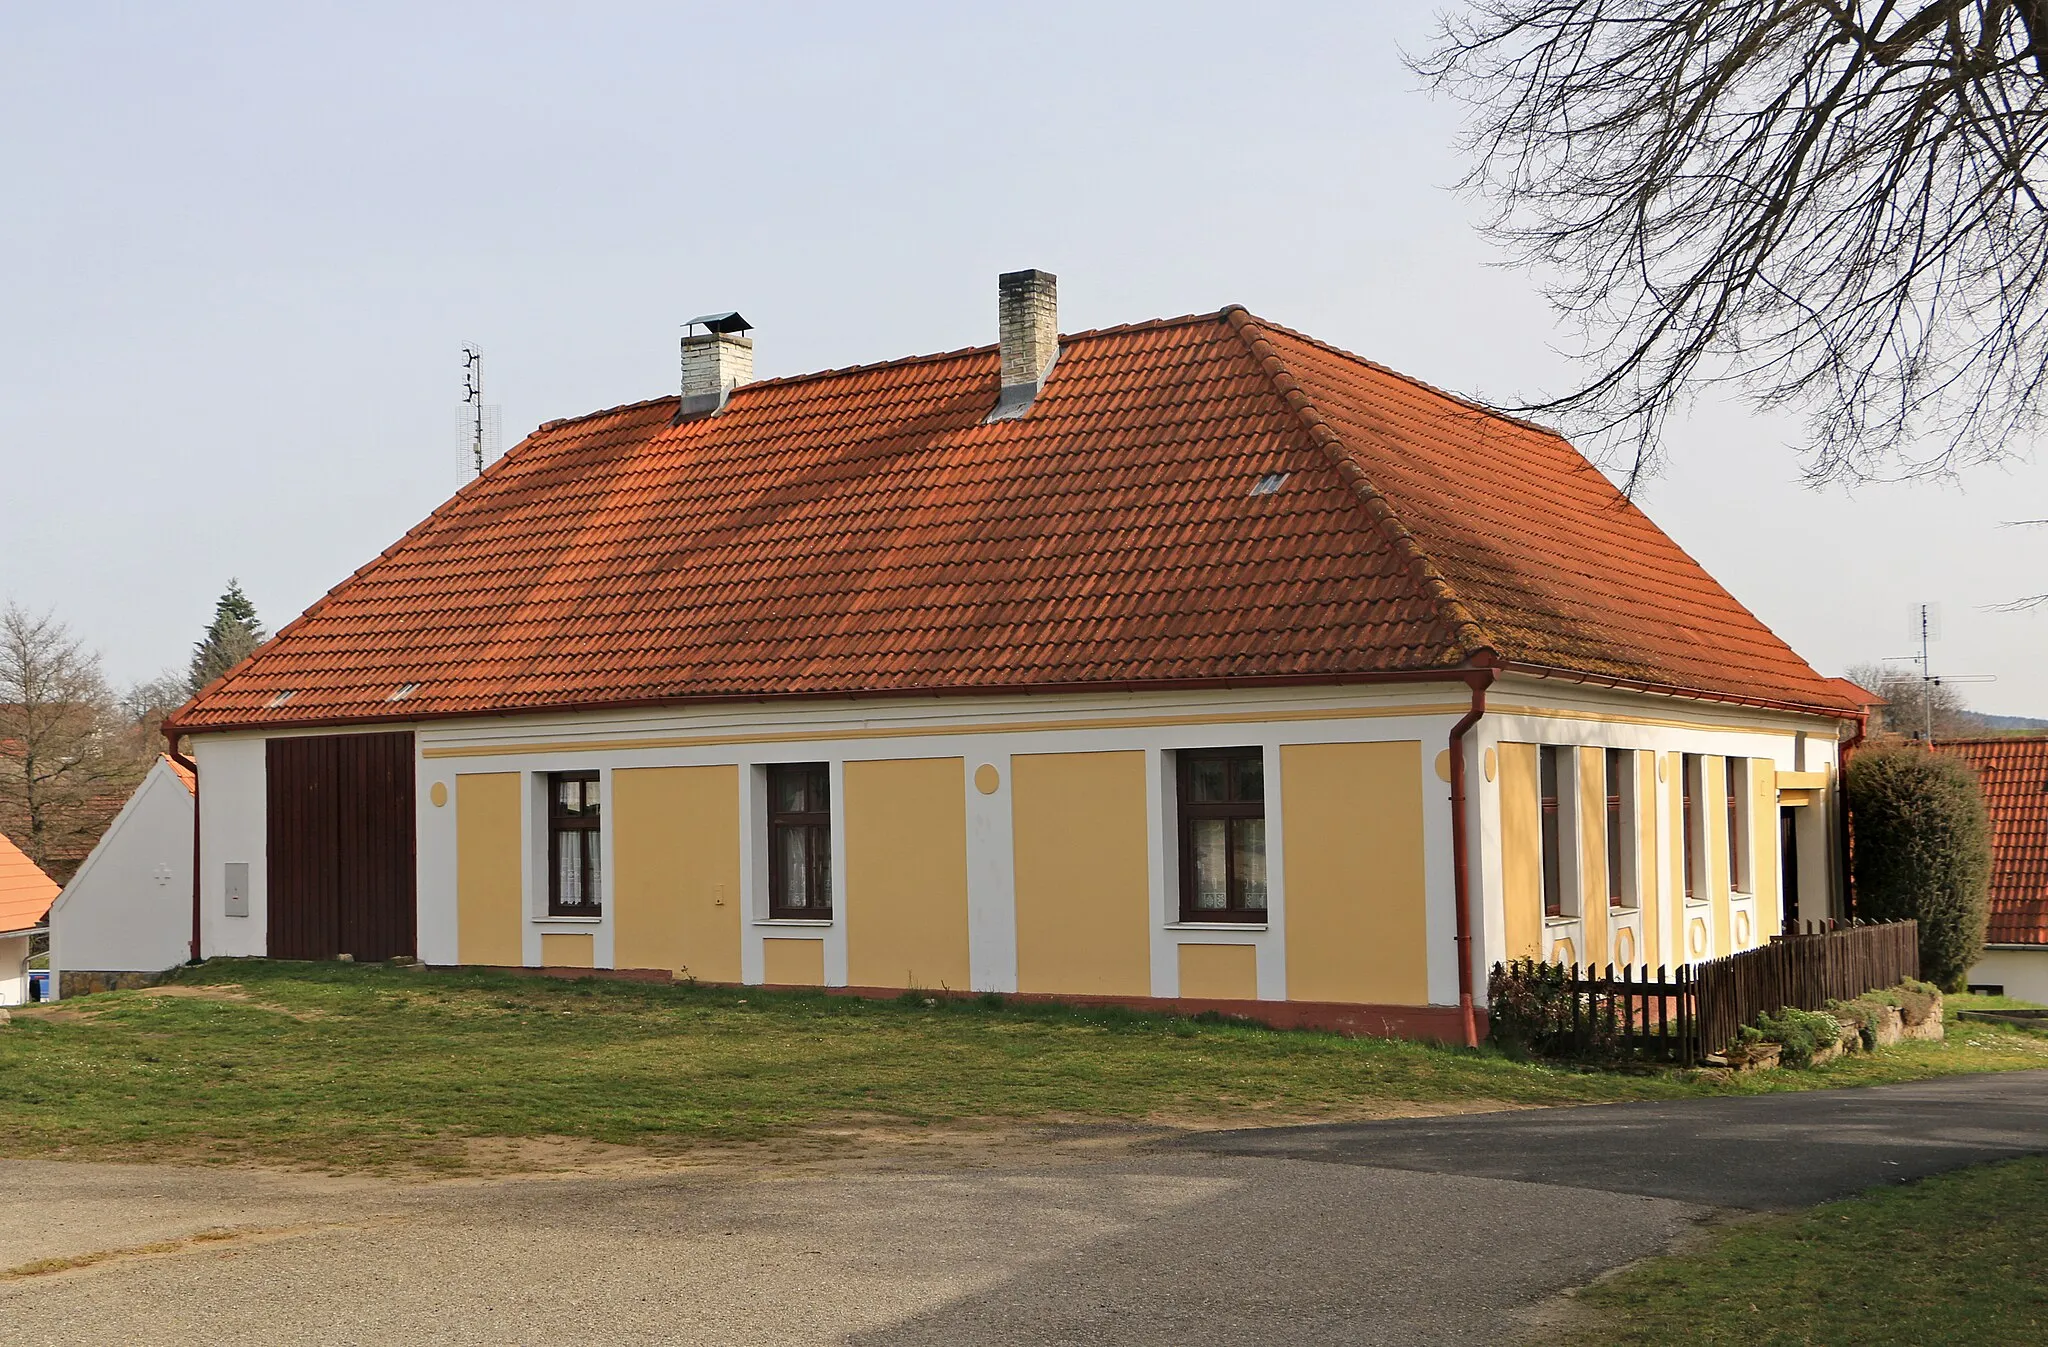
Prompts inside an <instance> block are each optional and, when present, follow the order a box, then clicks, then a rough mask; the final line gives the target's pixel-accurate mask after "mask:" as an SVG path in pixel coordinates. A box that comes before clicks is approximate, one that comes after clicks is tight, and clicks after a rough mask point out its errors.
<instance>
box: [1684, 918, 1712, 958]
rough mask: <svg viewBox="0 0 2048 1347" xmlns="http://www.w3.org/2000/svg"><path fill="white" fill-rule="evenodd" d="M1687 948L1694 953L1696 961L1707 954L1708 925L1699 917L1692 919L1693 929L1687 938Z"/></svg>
mask: <svg viewBox="0 0 2048 1347" xmlns="http://www.w3.org/2000/svg"><path fill="white" fill-rule="evenodd" d="M1685 946H1686V948H1687V949H1689V950H1691V951H1692V957H1693V958H1695V959H1698V958H1701V957H1703V956H1704V955H1705V954H1706V952H1707V923H1706V922H1705V921H1703V920H1701V919H1700V918H1698V917H1694V918H1693V919H1692V928H1691V930H1690V931H1689V932H1688V933H1687V935H1686V937H1685Z"/></svg>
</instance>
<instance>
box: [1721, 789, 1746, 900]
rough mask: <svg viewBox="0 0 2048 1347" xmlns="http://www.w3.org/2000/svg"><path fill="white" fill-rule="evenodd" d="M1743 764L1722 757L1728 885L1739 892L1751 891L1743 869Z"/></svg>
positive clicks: (1744, 813) (1744, 814) (1744, 811)
mask: <svg viewBox="0 0 2048 1347" xmlns="http://www.w3.org/2000/svg"><path fill="white" fill-rule="evenodd" d="M1746 775H1747V773H1745V772H1743V771H1742V764H1741V763H1740V762H1739V761H1738V760H1736V759H1734V758H1723V759H1721V782H1722V785H1723V786H1724V787H1725V789H1724V790H1723V792H1722V793H1723V795H1724V796H1725V798H1726V799H1727V801H1728V887H1729V888H1731V889H1734V890H1737V891H1739V892H1743V893H1747V892H1748V891H1749V882H1748V879H1749V877H1748V875H1747V873H1746V872H1745V871H1744V869H1743V861H1744V859H1745V858H1746V857H1745V849H1744V847H1743V845H1742V843H1743V835H1742V834H1743V827H1742V824H1743V820H1744V817H1745V816H1746V814H1747V812H1748V811H1746V810H1745V809H1743V807H1742V795H1743V786H1744V784H1745V782H1744V780H1743V778H1744V777H1745V776H1746Z"/></svg>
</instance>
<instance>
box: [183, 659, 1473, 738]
mask: <svg viewBox="0 0 2048 1347" xmlns="http://www.w3.org/2000/svg"><path fill="white" fill-rule="evenodd" d="M1486 667H1490V666H1489V663H1488V661H1487V660H1486V659H1485V658H1484V653H1483V654H1482V657H1481V658H1479V659H1474V660H1469V661H1466V662H1464V663H1461V664H1455V665H1441V666H1435V667H1430V668H1423V669H1369V670H1360V671H1358V672H1355V673H1341V674H1331V673H1318V674H1265V675H1253V676H1249V677H1239V678H1155V679H1118V680H1108V681H1087V682H1065V683H999V684H976V685H970V686H960V685H942V686H935V687H908V688H872V689H868V688H854V689H833V690H828V691H820V692H745V693H717V694H711V695H702V696H689V695H683V696H665V697H633V698H613V699H598V700H592V701H581V702H550V703H544V704H537V705H531V706H507V707H491V708H477V709H464V710H448V711H414V712H412V713H411V714H403V715H401V714H393V715H381V716H325V717H320V716H315V717H306V718H303V719H296V720H275V719H272V720H249V721H233V722H223V723H219V724H209V725H177V726H174V727H173V728H174V729H175V730H176V732H177V733H179V734H181V735H197V734H239V733H246V732H248V731H251V730H314V729H339V728H342V727H345V726H354V725H406V724H415V723H422V722H428V721H447V720H485V719H493V718H502V717H506V716H548V715H569V714H577V713H582V712H590V711H639V710H649V709H656V708H663V707H684V706H735V705H745V704H747V703H752V702H784V701H803V702H820V701H848V700H860V701H874V700H885V699H886V700H907V699H910V698H915V697H997V696H1030V697H1042V696H1053V695H1062V694H1075V693H1088V692H1214V691H1220V690H1226V689H1234V688H1248V689H1257V688H1293V687H1342V686H1356V685H1360V684H1373V683H1389V684H1390V683H1462V682H1464V681H1465V678H1466V676H1467V675H1468V674H1470V673H1471V672H1472V671H1473V670H1475V669H1480V668H1486Z"/></svg>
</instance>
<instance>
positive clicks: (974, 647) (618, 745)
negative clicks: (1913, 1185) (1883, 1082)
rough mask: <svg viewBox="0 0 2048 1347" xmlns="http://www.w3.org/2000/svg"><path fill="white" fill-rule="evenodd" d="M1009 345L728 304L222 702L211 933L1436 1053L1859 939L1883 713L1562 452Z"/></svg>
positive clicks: (1463, 415) (1500, 428) (1159, 337)
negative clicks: (1230, 1029)
mask: <svg viewBox="0 0 2048 1347" xmlns="http://www.w3.org/2000/svg"><path fill="white" fill-rule="evenodd" d="M999 317H1000V333H1001V341H1000V343H999V344H998V345H997V346H992V347H982V348H978V349H974V350H965V351H956V352H952V353H948V354H944V355H933V356H920V357H913V358H908V359H902V360H895V361H890V362H887V363H884V364H878V365H869V366H863V367H858V368H852V369H843V370H831V371H826V372H823V373H819V374H810V375H802V376H796V377H790V378H780V379H768V380H760V381H753V380H752V378H751V374H752V362H753V347H752V343H751V341H750V340H749V339H748V338H747V337H746V336H744V335H743V333H744V330H745V324H744V320H743V319H741V318H740V317H739V316H738V315H737V314H724V315H718V316H716V317H714V318H712V319H709V320H700V322H701V323H702V325H703V326H704V327H705V329H706V330H704V331H696V330H695V328H696V327H697V326H698V324H693V325H692V331H691V332H690V334H689V335H687V336H686V337H685V338H684V340H683V348H682V359H683V394H682V396H681V397H680V398H678V397H666V398H659V399H655V400H653V401H650V402H641V403H635V404H632V405H630V406H624V407H618V408H614V409H612V410H609V411H603V412H596V413H593V414H591V415H588V416H582V417H577V418H573V419H570V420H563V421H551V422H549V423H547V424H546V425H544V426H542V427H541V428H540V429H539V430H537V431H536V432H534V434H532V435H531V436H529V437H528V438H527V439H526V440H525V441H524V442H523V443H522V444H520V445H519V446H518V447H517V448H515V449H514V450H512V451H511V452H510V453H508V454H507V455H505V456H504V458H503V459H501V460H500V461H499V462H498V463H496V464H494V465H492V466H491V468H490V469H489V470H488V471H487V472H485V473H484V474H483V476H482V477H480V478H479V479H478V480H476V481H474V482H472V483H470V484H469V485H468V486H466V487H464V488H463V489H462V490H461V491H460V492H459V493H457V494H456V496H455V497H454V498H453V499H451V500H450V501H449V502H448V503H447V504H445V505H443V506H442V507H441V508H440V509H438V510H436V511H435V512H434V513H433V514H432V515H431V516H429V517H428V518H427V519H426V520H425V521H423V522H422V523H421V524H420V525H419V526H418V527H416V528H415V529H413V530H412V531H411V532H410V533H408V534H407V535H406V536H405V537H403V538H402V539H400V540H399V541H398V542H397V543H395V544H393V545H392V546H391V547H390V548H388V549H386V550H385V552H384V553H383V554H382V555H380V556H378V557H377V558H376V559H374V560H373V561H371V562H370V563H369V564H368V565H366V566H364V567H363V568H362V569H360V570H359V571H357V572H356V573H355V574H354V575H352V576H350V577H349V578H348V579H347V580H345V581H343V582H342V583H341V584H340V585H338V586H337V587H335V588H334V589H333V590H332V591H331V592H330V593H329V594H328V595H327V596H326V597H325V598H323V599H321V600H320V601H319V602H318V603H316V604H315V605H314V606H313V607H312V608H311V609H309V610H308V611H307V612H306V613H305V614H304V615H303V616H301V617H300V618H299V619H298V620H296V621H295V622H293V623H292V624H291V625H290V626H288V627H286V628H285V629H284V630H283V631H282V632H280V633H279V634H278V635H277V636H276V637H275V638H274V639H272V640H271V641H270V642H269V643H268V644H267V645H266V646H264V647H263V648H262V649H261V650H260V651H259V652H257V653H256V654H255V655H254V656H253V657H252V658H250V659H249V660H248V661H247V662H246V663H244V664H243V665H241V666H240V667H239V668H238V669H236V670H235V671H233V672H232V673H230V674H229V675H227V676H225V677H224V678H223V679H221V680H219V681H218V682H216V683H215V684H213V685H212V686H210V687H208V688H207V689H205V690H204V691H203V692H202V693H201V694H200V695H199V696H198V697H197V698H196V699H195V700H194V701H193V702H192V703H190V704H188V705H187V706H185V707H184V708H182V709H181V710H180V711H179V712H178V713H177V714H176V716H175V717H174V720H173V729H174V731H175V732H176V733H178V734H181V735H186V736H190V742H191V744H192V745H193V755H194V757H195V758H196V759H197V761H198V764H199V775H200V779H201V781H202V783H203V786H204V789H203V790H202V791H201V794H200V819H201V824H200V830H201V841H200V845H201V859H200V884H199V903H200V907H201V913H200V916H201V921H202V923H203V932H202V935H203V947H204V950H205V952H206V953H207V954H209V955H212V954H263V953H265V952H268V953H270V954H272V955H277V956H283V957H291V958H330V957H333V956H335V955H337V954H341V953H348V954H351V955H353V956H354V957H355V958H357V959H376V958H384V957H388V956H391V955H394V954H412V953H415V952H416V953H417V954H418V955H419V956H420V957H421V958H423V959H425V960H426V961H428V962H430V963H435V964H458V963H459V964H485V965H525V966H542V965H545V966H551V967H565V966H566V967H578V968H595V969H651V970H667V971H669V972H686V973H687V974H688V975H689V976H692V977H696V978H700V979H703V980H706V981H710V982H722V983H769V984H793V985H819V984H823V985H826V986H835V987H837V986H845V987H856V988H875V989H892V988H904V987H920V988H930V989H939V988H945V989H949V990H955V991H968V990H973V991H987V992H1001V993H1023V994H1045V995H1058V996H1067V997H1075V996H1089V997H1106V998H1114V999H1117V1000H1121V1001H1127V1002H1132V1003H1144V1004H1150V1003H1159V1002H1163V1001H1169V1000H1178V1001H1179V1002H1180V1003H1181V1004H1182V1005H1184V1006H1186V1005H1214V1006H1225V1007H1229V1008H1232V1009H1235V1010H1241V1011H1247V1012H1256V1013H1259V1014H1262V1015H1264V1016H1266V1017H1267V1018H1269V1019H1272V1020H1274V1021H1278V1022H1296V1023H1307V1022H1312V1023H1324V1024H1331V1025H1337V1026H1342V1027H1349V1028H1362V1029H1372V1030H1390V1031H1400V1032H1418V1033H1438V1034H1454V1033H1459V1032H1462V1029H1463V1024H1462V1017H1461V1014H1460V1011H1459V1006H1460V1004H1461V997H1462V996H1464V995H1467V994H1475V993H1476V994H1477V995H1478V996H1480V997H1483V995H1484V990H1485V978H1486V967H1487V965H1488V964H1489V963H1490V962H1492V961H1493V960H1497V959H1504V958H1507V957H1510V956H1513V955H1524V954H1527V955H1541V956H1546V957H1555V958H1562V959H1568V960H1579V961H1588V962H1600V963H1605V962H1608V961H1615V962H1624V961H1625V962H1632V963H1637V964H1651V965H1655V964H1659V963H1663V964H1675V963H1678V962H1680V961H1683V960H1688V959H1698V958H1705V957H1708V956H1711V955H1719V954H1725V953H1728V952H1730V951H1732V950H1737V949H1743V948H1747V947H1750V946H1753V945H1757V944H1761V943H1763V942H1764V941H1766V940H1767V939H1768V937H1769V936H1770V935H1771V934H1772V933H1773V932H1774V931H1776V930H1777V929H1778V928H1779V925H1780V923H1781V921H1783V920H1784V919H1785V918H1786V916H1787V915H1788V913H1792V912H1796V914H1797V915H1800V916H1806V917H1817V916H1825V915H1828V914H1831V913H1833V912H1835V911H1837V910H1838V907H1837V902H1836V897H1835V895H1836V892H1837V889H1838V887H1839V886H1838V883H1837V876H1838V874H1839V870H1840V866H1839V858H1838V856H1837V854H1836V850H1835V848H1834V846H1833V845H1832V839H1833V838H1834V837H1835V836H1836V835H1837V832H1836V828H1835V826H1834V823H1833V819H1834V818H1835V814H1836V810H1837V808H1838V803H1837V798H1838V797H1837V789H1836V771H1835V767H1836V763H1837V761H1838V742H1839V741H1841V740H1843V739H1846V738H1848V737H1850V736H1852V735H1853V734H1855V733H1856V732H1857V728H1858V721H1859V717H1858V714H1857V712H1856V711H1855V709H1854V708H1853V707H1852V706H1851V705H1850V703H1849V702H1848V701H1846V700H1845V699H1844V698H1843V696H1842V695H1841V693H1840V692H1839V691H1838V690H1837V689H1835V688H1834V687H1832V686H1831V685H1830V683H1829V681H1828V680H1826V679H1824V678H1822V677H1821V676H1820V675H1819V674H1817V673H1815V672H1814V671H1813V669H1811V668H1810V667H1809V666H1808V665H1807V663H1806V662H1805V661H1804V660H1802V659H1801V658H1800V657H1799V656H1798V655H1796V654H1795V653H1793V651H1792V650H1790V649H1789V648H1788V647H1787V646H1786V645H1785V643H1784V642H1783V641H1781V640H1779V639H1778V638H1777V637H1776V636H1775V635H1773V634H1772V633H1771V632H1770V631H1769V630H1768V629H1767V628H1766V627H1765V626H1764V625H1763V624H1762V623H1761V622H1759V621H1758V620H1757V619H1756V617H1755V616H1753V615H1752V614H1751V613H1750V612H1749V611H1748V610H1747V609H1745V608H1744V607H1743V606H1742V605H1741V604H1740V603H1738V602H1736V600H1735V599H1734V598H1732V597H1731V596H1730V595H1729V594H1728V593H1727V592H1726V591H1725V590H1723V589H1722V588H1721V586H1720V585H1718V584H1717V583H1715V581H1714V579H1713V577H1711V576H1709V575H1708V574H1707V573H1706V572H1705V571H1703V570H1702V569H1701V568H1700V566H1699V565H1698V563H1696V562H1695V561H1693V560H1692V559H1691V558H1690V557H1689V556H1687V555H1686V554H1685V552H1683V551H1682V550H1680V548H1679V547H1678V546H1677V545H1676V544H1674V543H1673V542H1672V541H1671V540H1670V539H1669V538H1667V537H1666V536H1665V535H1664V534H1663V533H1662V532H1660V531H1659V530H1658V529H1657V527H1656V525H1654V524H1653V523H1651V522H1650V520H1649V519H1648V517H1646V516H1645V515H1644V514H1643V513H1642V512H1641V511H1640V510H1639V509H1637V508H1636V506H1635V505H1634V504H1633V503H1631V502H1630V501H1628V500H1627V499H1625V498H1624V497H1623V496H1622V495H1621V494H1620V493H1619V492H1618V491H1616V490H1615V488H1614V487H1613V486H1612V484H1610V483H1609V482H1608V481H1607V479H1606V478H1605V477H1603V476H1602V475H1601V474H1600V473H1599V472H1597V471H1596V470H1594V469H1593V468H1592V467H1591V466H1590V465H1589V464H1588V463H1587V462H1586V460H1585V459H1584V458H1582V457H1581V456H1580V455H1579V454H1578V453H1577V452H1576V451H1575V450H1574V449H1573V448H1572V447H1571V445H1569V444H1568V443H1566V442H1565V441H1564V440H1563V439H1560V438H1559V437H1558V436H1556V435H1554V434H1552V433H1550V432H1548V431H1545V430H1543V429H1541V428H1538V427H1535V426H1531V425H1528V424H1525V423H1522V422H1519V421H1515V420H1512V419H1510V418H1508V417H1505V416H1502V415H1499V414H1497V413H1494V412H1491V411H1489V410H1487V409H1485V408H1483V407H1480V406H1478V405H1476V404H1474V403H1471V402H1468V401H1465V400H1463V399H1460V398H1458V397H1454V396H1452V395H1449V394H1446V393H1442V392H1439V391H1437V390H1436V389H1433V388H1430V387H1428V386H1427V385H1424V384H1421V383H1418V382H1416V381H1414V380H1412V379H1409V378H1406V377H1404V376H1402V375H1399V374H1395V373H1393V372H1392V371H1390V370H1387V369H1384V368H1382V367H1380V366H1378V365H1374V364H1371V363H1369V362H1367V361H1365V360H1362V359H1360V358H1358V357H1356V356H1353V355H1349V354H1347V353H1345V352H1343V351H1340V350H1337V349H1336V348H1334V347H1331V346H1328V345H1325V344H1323V343H1321V342H1318V341H1316V340H1315V339H1313V338H1311V337H1307V336H1304V335H1302V334H1299V333H1296V332H1292V331H1289V330H1288V329H1286V328H1282V327H1279V326H1276V325H1274V324H1270V323H1267V322H1264V321H1262V320H1260V319H1257V318H1254V317H1253V316H1252V315H1250V314H1249V313H1247V312H1245V310H1243V309H1241V308H1235V307H1232V308H1227V309H1225V310H1223V311H1222V312H1220V313H1213V314H1201V315H1196V316H1192V317H1186V318H1176V319H1169V320H1161V321H1152V322H1143V323H1137V324H1133V325H1130V326H1126V327H1115V328H1107V329H1103V330H1100V331H1094V332H1083V333H1076V334H1069V335H1064V336H1061V335H1057V329H1056V326H1055V303H1054V289H1053V278H1052V277H1050V276H1048V275H1046V274H1044V273H1040V272H1023V273H1013V274H1011V275H1008V276H1005V277H1004V278H1003V280H1002V284H1001V287H1000V304H999ZM1454 800H1462V805H1461V806H1454ZM1781 839H1782V840H1781ZM1785 843H1789V845H1785ZM1468 930H1469V938H1470V943H1469V945H1468V944H1466V943H1464V942H1463V941H1462V940H1461V937H1463V936H1465V935H1466V933H1467V931H1468Z"/></svg>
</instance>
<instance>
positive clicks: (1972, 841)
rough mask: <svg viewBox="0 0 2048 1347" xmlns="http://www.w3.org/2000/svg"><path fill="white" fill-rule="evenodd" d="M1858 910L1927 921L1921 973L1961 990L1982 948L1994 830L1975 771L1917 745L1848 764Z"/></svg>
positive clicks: (1872, 916)
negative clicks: (1986, 812) (1985, 809)
mask: <svg viewBox="0 0 2048 1347" xmlns="http://www.w3.org/2000/svg"><path fill="white" fill-rule="evenodd" d="M1847 785H1848V799H1849V820H1850V825H1851V828H1852V830H1853V837H1854V848H1855V850H1854V861H1853V866H1852V868H1853V870H1854V874H1855V879H1856V915H1857V916H1858V917H1860V918H1862V919H1863V920H1865V921H1901V920H1905V919H1907V918H1911V919H1912V920H1915V921H1917V922H1919V923H1920V972H1921V974H1922V975H1923V976H1925V977H1926V978H1927V979H1928V980H1929V981H1930V982H1932V983H1934V984H1935V985H1936V986H1938V987H1943V988H1946V989H1948V990H1950V991H1960V990H1961V989H1962V986H1963V979H1964V976H1965V975H1966V974H1967V973H1968V972H1969V970H1970V965H1971V964H1974V963H1975V962H1977V960H1978V958H1979V957H1980V956H1982V954H1983V953H1984V925H1985V920H1986V917H1987V914H1988V907H1987V904H1988V902H1989V886H1990V882H1991V828H1990V823H1989V821H1988V820H1987V819H1986V817H1985V813H1984V796H1983V793H1982V792H1981V791H1980V790H1979V789H1978V786H1977V778H1976V775H1975V774H1974V773H1973V772H1971V770H1970V769H1969V767H1968V766H1967V765H1966V764H1965V763H1963V762H1962V761H1960V760H1959V759H1956V758H1950V757H1944V756H1940V755H1937V754H1934V753H1930V752H1928V751H1927V750H1926V749H1924V748H1920V747H1916V746H1914V745H1911V744H1883V745H1878V746H1876V747H1872V748H1866V749H1864V750H1863V751H1862V752H1861V753H1858V754H1857V755H1856V756H1855V757H1854V758H1853V759H1851V760H1850V763H1849V772H1848V781H1847Z"/></svg>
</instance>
